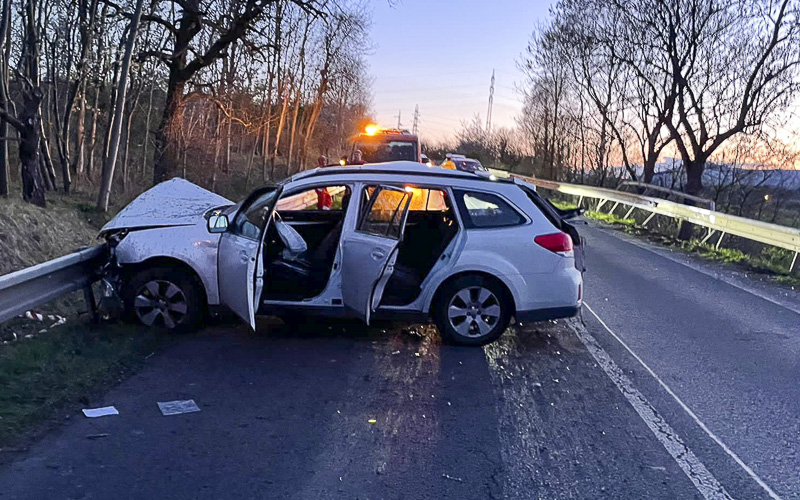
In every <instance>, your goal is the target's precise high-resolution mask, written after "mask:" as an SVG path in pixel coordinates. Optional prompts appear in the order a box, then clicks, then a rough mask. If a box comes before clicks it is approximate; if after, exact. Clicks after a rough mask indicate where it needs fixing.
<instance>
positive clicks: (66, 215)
mask: <svg viewBox="0 0 800 500" xmlns="http://www.w3.org/2000/svg"><path fill="white" fill-rule="evenodd" d="M106 219H107V217H105V216H98V215H97V214H96V213H95V212H94V210H93V206H92V203H91V201H90V200H89V198H88V197H87V196H82V195H80V194H74V195H72V196H69V197H67V196H60V195H55V194H50V196H49V198H48V200H47V208H40V207H36V206H33V205H31V204H28V203H24V202H23V201H22V200H21V199H19V198H16V197H12V198H9V199H3V198H0V255H1V256H2V258H0V276H1V275H3V274H6V273H10V272H12V271H16V270H19V269H22V268H25V267H28V266H32V265H34V264H38V263H40V262H44V261H47V260H50V259H54V258H56V257H60V256H62V255H66V254H68V253H70V252H73V251H75V250H77V249H78V248H80V247H84V246H90V245H95V244H97V239H96V237H97V232H98V229H99V227H101V226H102V224H103V223H104V222H105V220H106Z"/></svg>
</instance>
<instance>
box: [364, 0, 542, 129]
mask: <svg viewBox="0 0 800 500" xmlns="http://www.w3.org/2000/svg"><path fill="white" fill-rule="evenodd" d="M548 6H549V3H548V2H537V1H531V0H496V1H494V2H486V1H479V0H460V1H459V0H435V1H431V0H398V1H397V2H393V4H391V5H390V3H389V1H388V0H377V1H374V2H373V8H374V22H373V28H372V40H373V42H374V44H375V48H374V51H373V53H372V55H371V57H370V60H369V63H370V72H371V74H372V75H373V76H374V84H373V91H374V101H373V110H374V112H375V113H376V118H377V119H378V120H379V122H380V124H381V125H383V126H396V125H397V114H398V111H399V112H400V113H401V122H402V125H403V126H404V127H406V128H408V129H411V126H412V124H413V115H414V106H415V105H419V112H420V125H419V129H420V136H422V139H423V140H428V141H434V142H435V141H440V140H442V139H445V138H447V137H450V136H452V135H453V133H454V132H455V131H456V130H457V129H459V128H460V126H461V122H462V121H469V120H471V119H472V117H473V116H474V115H475V114H480V117H481V120H482V121H485V120H486V109H487V104H488V99H489V82H490V80H491V76H492V69H494V70H495V72H496V80H495V95H494V108H493V109H494V110H493V125H494V126H512V125H513V124H514V118H515V116H516V115H518V114H519V112H520V110H521V108H522V104H521V98H520V96H519V94H518V92H517V91H516V90H515V85H516V84H519V83H522V81H523V75H522V73H521V72H520V71H519V70H518V69H517V66H516V64H517V60H518V59H519V57H520V55H521V53H522V52H523V51H524V50H525V47H526V45H527V43H528V40H529V39H530V35H531V33H532V32H533V29H534V26H535V25H536V23H537V22H538V21H539V20H542V19H544V18H545V17H546V16H547V9H548Z"/></svg>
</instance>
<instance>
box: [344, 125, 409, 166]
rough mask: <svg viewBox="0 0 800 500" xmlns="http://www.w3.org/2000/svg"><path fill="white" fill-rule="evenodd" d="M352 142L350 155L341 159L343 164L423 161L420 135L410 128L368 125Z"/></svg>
mask: <svg viewBox="0 0 800 500" xmlns="http://www.w3.org/2000/svg"><path fill="white" fill-rule="evenodd" d="M350 142H351V143H352V145H353V146H352V148H351V151H350V155H349V156H342V158H341V159H340V160H339V164H340V165H342V166H344V165H361V164H364V163H384V162H389V161H415V162H419V163H421V162H422V151H421V149H420V144H419V137H417V136H416V135H415V134H412V133H411V132H409V131H408V130H402V129H397V128H381V127H379V126H377V125H368V126H367V127H366V128H365V129H364V132H362V133H360V134H356V135H355V136H353V137H352V138H351V141H350Z"/></svg>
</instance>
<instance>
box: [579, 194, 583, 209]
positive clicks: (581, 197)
mask: <svg viewBox="0 0 800 500" xmlns="http://www.w3.org/2000/svg"><path fill="white" fill-rule="evenodd" d="M582 206H583V196H580V197H578V208H580V207H582Z"/></svg>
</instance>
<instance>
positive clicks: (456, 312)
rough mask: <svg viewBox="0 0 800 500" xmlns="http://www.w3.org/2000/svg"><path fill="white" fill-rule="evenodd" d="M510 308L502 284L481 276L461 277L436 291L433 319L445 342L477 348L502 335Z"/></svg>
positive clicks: (509, 302) (509, 301)
mask: <svg viewBox="0 0 800 500" xmlns="http://www.w3.org/2000/svg"><path fill="white" fill-rule="evenodd" d="M511 309H512V305H511V300H510V299H509V298H508V292H506V290H505V289H504V288H503V286H502V285H500V284H499V283H497V282H496V281H494V280H491V279H488V278H485V277H483V276H463V277H460V278H458V279H456V280H453V281H451V282H450V283H447V284H446V285H445V286H444V288H443V289H442V290H441V291H440V293H439V296H438V300H437V302H436V304H435V305H434V311H433V317H434V320H435V322H436V326H437V327H438V328H439V333H440V334H441V335H442V338H443V339H444V340H445V341H447V342H449V343H453V344H459V345H474V346H479V345H484V344H488V343H490V342H492V341H494V340H496V339H497V338H499V337H500V335H502V334H503V332H504V331H505V329H506V327H508V323H509V321H510V320H511V314H512V311H511Z"/></svg>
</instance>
